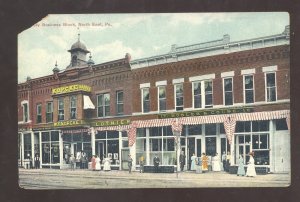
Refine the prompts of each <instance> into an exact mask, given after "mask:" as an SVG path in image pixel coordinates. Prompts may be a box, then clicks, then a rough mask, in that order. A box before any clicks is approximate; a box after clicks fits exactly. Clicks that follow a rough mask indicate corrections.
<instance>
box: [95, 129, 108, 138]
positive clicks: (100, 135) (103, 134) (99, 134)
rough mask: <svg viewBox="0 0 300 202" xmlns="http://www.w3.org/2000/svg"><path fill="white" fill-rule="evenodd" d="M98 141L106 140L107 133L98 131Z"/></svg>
mask: <svg viewBox="0 0 300 202" xmlns="http://www.w3.org/2000/svg"><path fill="white" fill-rule="evenodd" d="M96 139H106V131H98V133H97V134H96Z"/></svg>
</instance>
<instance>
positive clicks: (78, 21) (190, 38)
mask: <svg viewBox="0 0 300 202" xmlns="http://www.w3.org/2000/svg"><path fill="white" fill-rule="evenodd" d="M289 23H290V21H289V14H288V13H286V12H262V13H176V14H172V13H162V14H78V15H77V14H67V15H62V14H59V15H58V14H55V15H52V14H50V15H48V16H46V17H45V18H43V19H41V20H40V21H39V22H37V23H36V24H34V25H32V27H30V28H28V29H27V30H24V31H23V32H21V33H20V34H19V35H18V83H22V82H24V81H26V78H27V76H29V77H31V78H32V79H33V78H38V77H42V76H46V75H50V74H52V69H53V68H54V67H55V63H56V61H57V65H58V68H59V69H61V70H62V69H65V68H66V67H67V66H68V65H69V64H70V61H71V56H70V53H69V52H68V50H69V49H70V48H71V46H72V44H74V43H75V42H77V40H78V33H79V34H80V41H81V42H82V43H84V44H85V45H86V47H87V49H88V50H89V51H90V52H91V55H92V59H93V60H94V62H95V64H100V63H103V62H108V61H111V60H117V59H121V58H124V57H125V55H126V53H130V55H131V58H132V60H135V59H140V58H144V57H150V56H155V55H159V54H164V53H168V52H169V51H170V50H171V46H172V44H177V46H184V45H191V44H196V43H203V42H208V41H213V40H218V39H222V37H223V35H225V34H229V35H230V41H239V40H244V39H251V38H256V37H262V36H268V35H273V34H279V33H282V32H283V31H284V28H285V26H286V25H289ZM87 59H88V57H87Z"/></svg>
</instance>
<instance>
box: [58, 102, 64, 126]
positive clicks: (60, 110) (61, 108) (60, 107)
mask: <svg viewBox="0 0 300 202" xmlns="http://www.w3.org/2000/svg"><path fill="white" fill-rule="evenodd" d="M64 107H65V104H64V98H63V97H60V98H58V121H63V120H65V110H64Z"/></svg>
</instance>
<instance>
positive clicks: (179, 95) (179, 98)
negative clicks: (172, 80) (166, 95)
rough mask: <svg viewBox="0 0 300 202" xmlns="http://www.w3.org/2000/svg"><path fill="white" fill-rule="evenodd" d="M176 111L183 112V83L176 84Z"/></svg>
mask: <svg viewBox="0 0 300 202" xmlns="http://www.w3.org/2000/svg"><path fill="white" fill-rule="evenodd" d="M175 109H176V111H182V110H183V83H178V84H175Z"/></svg>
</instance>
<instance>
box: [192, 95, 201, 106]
mask: <svg viewBox="0 0 300 202" xmlns="http://www.w3.org/2000/svg"><path fill="white" fill-rule="evenodd" d="M194 107H195V108H201V95H195V96H194Z"/></svg>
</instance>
